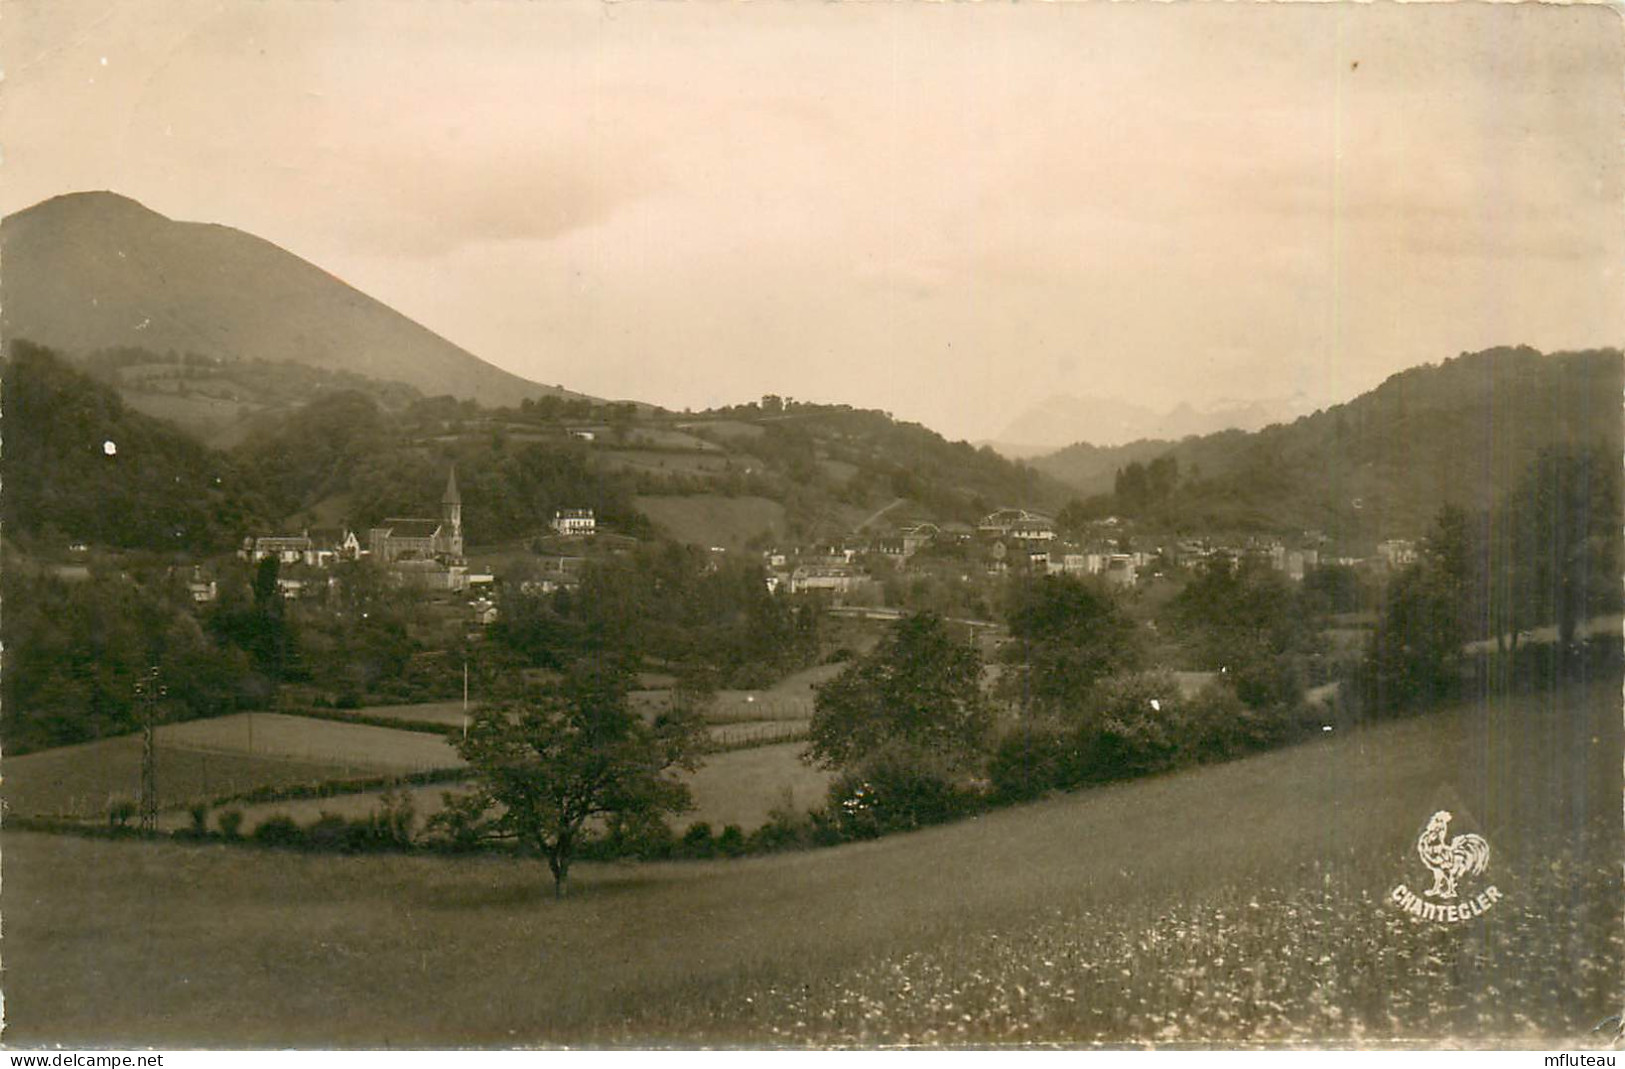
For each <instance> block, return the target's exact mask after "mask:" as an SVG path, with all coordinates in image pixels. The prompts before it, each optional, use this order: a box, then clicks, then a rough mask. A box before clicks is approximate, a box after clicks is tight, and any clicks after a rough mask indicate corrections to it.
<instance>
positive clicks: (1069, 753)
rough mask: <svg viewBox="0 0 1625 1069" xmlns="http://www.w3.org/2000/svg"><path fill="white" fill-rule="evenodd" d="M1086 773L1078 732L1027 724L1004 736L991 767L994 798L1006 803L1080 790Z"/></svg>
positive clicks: (1050, 725) (994, 753)
mask: <svg viewBox="0 0 1625 1069" xmlns="http://www.w3.org/2000/svg"><path fill="white" fill-rule="evenodd" d="M1086 771H1087V769H1086V767H1085V763H1084V755H1083V752H1082V751H1081V749H1080V746H1079V741H1078V732H1077V731H1076V730H1075V729H1068V728H1065V727H1063V726H1061V725H1059V724H1054V723H1046V722H1029V723H1025V724H1022V725H1021V726H1020V727H1018V728H1016V729H1015V730H1014V731H1012V732H1010V733H1009V734H1007V735H1006V736H1004V738H1003V739H1001V740H1000V742H999V745H998V748H997V749H995V750H994V752H993V757H992V759H991V761H990V762H989V764H988V776H989V778H990V779H992V781H993V793H994V796H995V797H996V798H998V799H999V800H1000V801H1003V802H1019V801H1026V800H1029V799H1032V798H1037V797H1039V796H1040V795H1043V794H1046V793H1048V792H1049V791H1055V790H1067V789H1068V788H1071V787H1076V786H1077V785H1078V784H1079V783H1082V782H1083V780H1084V778H1085V773H1086Z"/></svg>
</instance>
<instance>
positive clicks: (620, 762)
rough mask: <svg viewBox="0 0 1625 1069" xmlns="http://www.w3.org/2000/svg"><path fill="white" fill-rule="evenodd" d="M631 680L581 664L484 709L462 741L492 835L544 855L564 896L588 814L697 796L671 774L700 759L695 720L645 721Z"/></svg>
mask: <svg viewBox="0 0 1625 1069" xmlns="http://www.w3.org/2000/svg"><path fill="white" fill-rule="evenodd" d="M628 685H629V683H628V680H627V678H626V676H625V674H624V673H622V672H620V671H619V670H617V669H615V668H612V667H608V666H604V665H599V664H588V665H583V666H581V667H579V668H578V669H577V670H575V671H573V672H572V673H571V674H570V675H569V676H568V678H567V679H566V680H565V681H564V683H563V684H561V685H560V686H559V687H557V688H556V689H555V690H553V691H552V692H550V693H548V694H546V695H544V696H543V697H541V698H539V699H537V700H531V701H526V702H522V703H508V704H500V705H494V706H488V707H487V708H485V709H483V710H481V711H480V713H479V715H478V716H477V717H476V718H475V720H474V722H473V724H472V725H470V727H469V731H468V736H467V738H465V739H463V740H461V741H460V742H459V743H458V744H457V750H458V752H459V753H461V754H462V755H463V757H464V758H466V759H467V760H468V762H469V764H470V765H472V766H473V767H474V770H475V772H476V773H477V775H478V787H477V794H476V798H477V801H476V802H475V803H474V804H475V805H476V806H478V807H479V808H480V809H481V811H482V812H485V813H489V812H491V811H492V810H493V809H495V810H497V811H498V812H497V813H496V815H495V816H494V817H491V818H490V822H489V824H488V826H487V834H488V835H489V836H490V837H492V838H512V839H514V840H517V841H518V842H519V844H520V845H521V846H522V847H524V848H526V849H529V850H534V851H535V852H537V853H539V854H541V855H543V856H544V857H546V858H547V867H548V869H549V870H551V871H552V873H553V892H554V895H555V896H556V897H559V898H562V897H564V894H565V891H566V888H567V886H568V881H569V875H570V862H571V861H572V860H573V859H574V857H575V854H576V850H577V848H578V847H579V846H580V845H581V842H582V838H583V836H584V835H585V834H586V833H587V828H586V825H587V822H588V821H589V820H591V819H592V818H594V817H611V816H618V817H621V818H623V819H624V818H634V819H638V818H644V819H647V818H651V817H653V818H658V817H660V816H662V815H663V814H666V813H681V812H683V811H684V810H686V809H688V808H690V806H691V804H692V803H691V800H690V798H689V792H688V788H687V787H686V786H685V785H683V784H682V783H680V782H678V781H677V779H676V778H675V777H674V776H673V775H672V773H673V771H674V770H675V769H679V768H681V769H687V770H693V769H694V767H695V765H696V761H695V754H696V753H697V751H698V744H699V740H700V731H699V728H698V724H697V722H696V721H695V720H693V719H692V718H689V717H685V716H680V715H679V716H672V717H662V718H660V719H657V720H656V721H655V722H654V723H652V724H651V723H647V722H645V721H644V720H643V718H642V717H640V716H639V715H638V714H637V713H636V712H634V711H633V710H632V708H631V706H630V705H629V704H628V701H627V690H628Z"/></svg>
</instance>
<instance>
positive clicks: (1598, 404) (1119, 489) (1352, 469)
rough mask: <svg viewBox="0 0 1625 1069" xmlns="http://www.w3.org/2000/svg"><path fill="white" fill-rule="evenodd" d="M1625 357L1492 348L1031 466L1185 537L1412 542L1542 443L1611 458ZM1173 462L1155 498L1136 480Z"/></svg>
mask: <svg viewBox="0 0 1625 1069" xmlns="http://www.w3.org/2000/svg"><path fill="white" fill-rule="evenodd" d="M1622 386H1625V358H1622V355H1621V353H1620V351H1619V350H1617V349H1605V350H1593V351H1588V352H1579V353H1558V354H1553V355H1549V356H1548V355H1542V354H1541V353H1539V352H1537V351H1535V350H1533V349H1528V348H1500V349H1492V350H1488V351H1486V352H1482V353H1475V354H1471V355H1463V356H1460V357H1458V358H1456V359H1453V360H1447V361H1445V362H1444V363H1443V364H1440V365H1437V366H1431V365H1430V366H1424V367H1417V368H1411V369H1410V370H1407V371H1404V372H1401V373H1399V374H1397V375H1395V376H1393V377H1392V378H1390V379H1389V380H1388V381H1387V382H1385V383H1383V384H1382V385H1381V386H1380V387H1378V388H1377V389H1376V390H1373V391H1372V392H1370V393H1368V394H1365V395H1362V396H1361V397H1358V398H1356V399H1354V400H1352V401H1350V402H1348V403H1346V404H1341V405H1335V406H1333V407H1331V408H1329V409H1326V410H1324V411H1322V412H1317V413H1316V414H1314V415H1312V416H1306V417H1304V418H1302V419H1299V420H1297V421H1295V422H1293V423H1291V424H1286V425H1277V426H1273V427H1268V428H1265V429H1264V430H1262V431H1259V432H1257V433H1255V434H1245V433H1242V432H1239V431H1227V432H1224V433H1221V434H1214V435H1208V436H1206V437H1201V438H1188V439H1186V440H1184V441H1182V442H1178V443H1135V444H1133V445H1129V446H1124V447H1122V448H1121V449H1117V450H1101V449H1098V448H1096V447H1093V446H1088V445H1078V446H1072V447H1069V448H1068V449H1064V450H1061V451H1060V452H1058V453H1055V454H1052V455H1051V456H1049V457H1045V458H1042V459H1040V460H1037V461H1034V466H1035V467H1038V468H1039V469H1041V470H1043V471H1045V472H1047V473H1048V474H1050V475H1053V476H1055V477H1056V478H1060V479H1064V480H1067V481H1069V482H1071V483H1072V484H1073V485H1074V486H1075V487H1076V488H1077V489H1078V490H1079V491H1080V493H1082V494H1091V493H1093V494H1100V493H1110V494H1112V495H1113V496H1112V498H1111V500H1109V501H1101V502H1098V503H1097V507H1100V508H1109V509H1113V510H1116V511H1120V512H1123V513H1125V514H1130V515H1139V516H1143V517H1146V518H1149V519H1154V520H1160V521H1163V522H1165V523H1167V524H1169V525H1171V526H1174V527H1178V528H1186V529H1197V528H1209V529H1214V528H1224V529H1259V530H1268V529H1274V530H1284V529H1304V528H1310V529H1317V530H1321V531H1325V532H1328V533H1330V534H1333V535H1342V536H1344V537H1348V538H1354V539H1376V538H1383V537H1406V536H1413V535H1416V534H1418V533H1420V532H1422V531H1424V530H1425V529H1426V528H1427V526H1428V524H1429V523H1430V522H1431V520H1432V518H1433V516H1434V515H1435V514H1436V513H1437V512H1438V509H1439V507H1440V506H1441V505H1444V504H1452V505H1459V506H1461V507H1463V508H1466V509H1468V510H1469V511H1482V510H1485V509H1488V508H1490V507H1491V506H1492V505H1493V504H1494V503H1495V502H1496V501H1498V500H1499V499H1500V498H1501V497H1503V496H1504V495H1505V494H1506V493H1507V491H1508V490H1510V489H1511V488H1512V487H1513V486H1514V484H1515V483H1516V482H1517V480H1518V479H1519V478H1520V477H1521V476H1522V474H1523V473H1524V471H1525V470H1526V469H1527V468H1528V467H1529V465H1530V464H1531V463H1532V462H1533V461H1534V460H1535V458H1536V457H1537V456H1538V455H1539V453H1540V451H1541V450H1542V449H1544V448H1547V447H1554V446H1556V447H1567V448H1578V447H1584V446H1589V445H1596V446H1599V447H1602V448H1604V449H1607V450H1611V451H1612V452H1613V453H1614V454H1615V455H1618V454H1619V453H1620V452H1621V422H1620V396H1621V389H1622ZM1154 458H1166V459H1167V461H1168V462H1171V463H1172V464H1173V465H1177V468H1176V469H1175V471H1176V478H1175V479H1173V480H1172V481H1171V482H1168V481H1165V486H1164V487H1163V488H1162V490H1161V492H1148V491H1149V490H1150V488H1148V487H1146V486H1145V485H1144V484H1142V483H1141V482H1140V479H1139V477H1137V475H1136V471H1137V469H1138V468H1142V467H1144V466H1145V465H1146V464H1147V462H1148V461H1149V460H1151V459H1154Z"/></svg>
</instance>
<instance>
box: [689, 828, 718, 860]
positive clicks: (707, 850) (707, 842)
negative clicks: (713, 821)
mask: <svg viewBox="0 0 1625 1069" xmlns="http://www.w3.org/2000/svg"><path fill="white" fill-rule="evenodd" d="M682 848H683V854H684V855H685V856H687V857H711V856H712V855H714V854H715V853H716V841H715V840H714V839H713V838H712V835H711V825H709V824H707V823H706V822H705V821H703V820H697V821H695V822H694V823H693V824H690V825H689V826H688V830H687V831H685V832H684V833H683V842H682Z"/></svg>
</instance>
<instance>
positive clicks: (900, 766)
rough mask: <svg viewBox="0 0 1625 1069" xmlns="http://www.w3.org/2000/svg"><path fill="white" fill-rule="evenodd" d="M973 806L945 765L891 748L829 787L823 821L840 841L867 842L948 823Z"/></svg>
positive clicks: (969, 794)
mask: <svg viewBox="0 0 1625 1069" xmlns="http://www.w3.org/2000/svg"><path fill="white" fill-rule="evenodd" d="M978 802H979V799H978V797H977V796H976V794H975V793H974V792H973V791H971V790H970V789H969V788H968V787H966V786H962V785H961V782H960V781H959V779H958V778H957V777H956V775H955V773H954V772H953V771H952V769H951V768H950V767H949V765H948V764H947V762H946V761H944V760H942V759H939V758H933V757H930V756H926V755H921V754H916V753H911V752H908V751H900V750H896V749H891V750H887V751H883V752H882V753H880V754H879V755H877V756H875V757H873V758H871V759H869V760H868V761H865V762H864V763H862V764H861V765H859V766H858V767H857V768H856V769H853V770H852V771H849V772H845V773H842V774H841V775H840V776H839V777H837V778H836V779H835V781H834V782H833V783H831V784H830V787H829V805H828V809H827V816H828V819H829V820H830V821H831V823H832V824H833V826H834V828H835V830H836V831H837V832H838V833H839V836H840V838H842V839H872V838H875V837H876V836H880V835H885V834H887V833H888V832H893V831H906V830H908V829H910V828H919V827H924V826H926V825H929V824H940V823H942V822H944V821H947V820H952V819H954V818H955V817H959V816H963V815H964V814H966V813H968V812H970V811H971V810H972V809H974V808H976V806H977V803H978Z"/></svg>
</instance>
